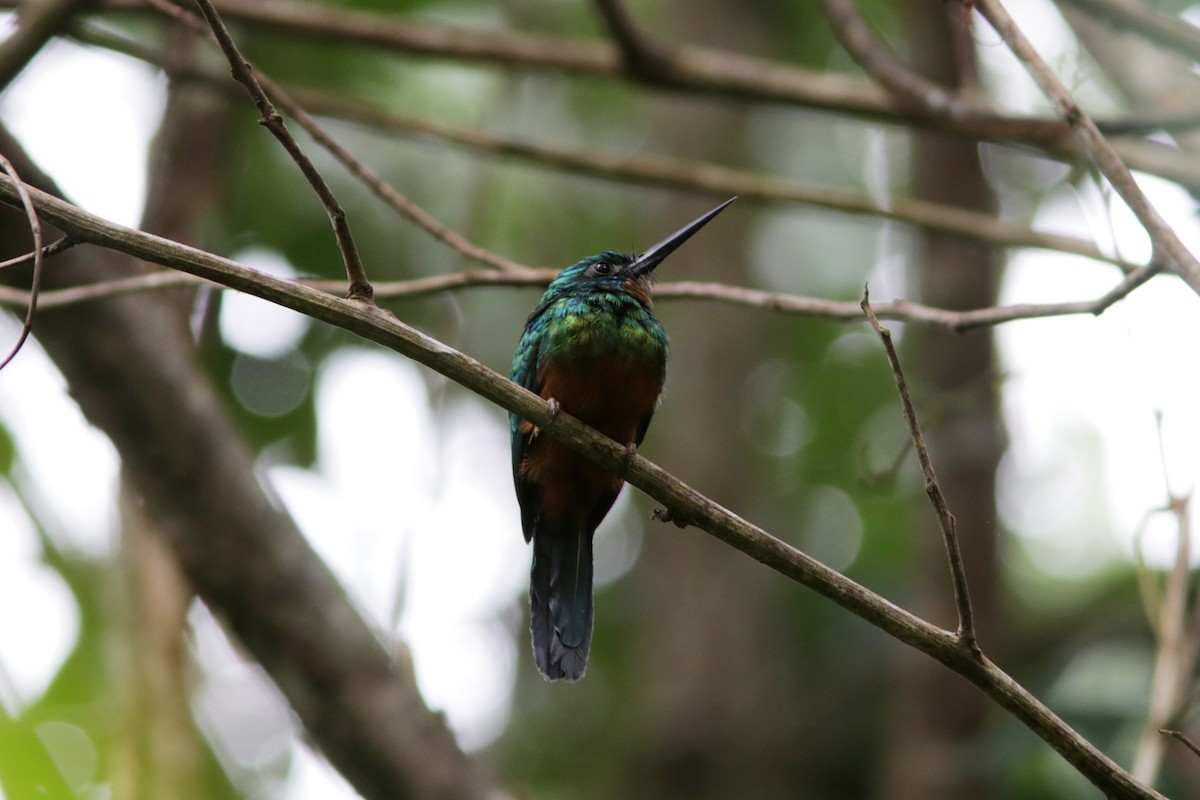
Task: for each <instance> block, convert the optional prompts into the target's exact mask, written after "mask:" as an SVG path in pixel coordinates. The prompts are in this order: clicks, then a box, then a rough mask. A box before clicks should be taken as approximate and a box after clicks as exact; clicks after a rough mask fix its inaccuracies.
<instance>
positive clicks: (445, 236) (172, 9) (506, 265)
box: [138, 0, 522, 272]
mask: <svg viewBox="0 0 1200 800" xmlns="http://www.w3.org/2000/svg"><path fill="white" fill-rule="evenodd" d="M147 2H149V3H150V4H151V5H153V6H154V7H155V8H158V9H159V10H160V11H162V12H163V13H165V14H168V15H169V16H170V17H172V18H173V19H175V20H176V21H177V22H179V23H181V24H182V25H183V26H184V27H185V28H187V29H188V30H190V31H192V32H193V33H196V34H199V35H204V34H205V33H206V32H207V29H206V27H205V25H204V22H203V21H202V20H201V19H200V18H199V17H197V16H195V15H194V14H192V13H191V12H190V11H187V10H186V9H183V8H180V7H178V6H175V5H172V3H171V0H147ZM145 55H147V54H146V53H145V52H144V51H143V52H142V53H141V54H139V56H138V57H142V56H145ZM155 63H157V64H158V66H160V67H162V68H164V69H168V71H169V69H170V68H169V67H167V66H166V65H165V64H163V63H160V62H158V61H156V62H155ZM188 77H193V78H194V77H196V75H190V76H188ZM257 80H258V83H259V86H260V87H261V88H262V89H265V90H266V92H267V93H268V94H269V96H270V97H271V98H273V101H274V102H275V103H276V104H278V105H279V106H281V107H282V108H283V110H284V111H285V112H287V114H289V115H290V116H291V117H292V119H293V120H295V121H296V123H297V124H298V125H299V126H300V127H301V128H303V129H304V130H305V131H306V132H307V133H308V134H309V135H310V136H312V137H313V140H314V141H315V142H316V143H317V144H319V145H320V146H321V147H324V148H325V150H326V151H328V152H329V154H330V155H332V156H333V157H334V158H335V159H337V160H338V161H339V162H340V163H341V164H342V166H344V167H345V168H346V169H348V170H349V171H350V172H351V174H353V175H354V176H355V177H357V178H358V179H359V180H361V181H362V182H363V183H365V184H366V185H367V188H369V189H370V190H371V191H372V192H373V193H374V194H375V196H376V197H378V198H379V199H381V200H383V201H384V202H385V203H387V204H388V205H389V206H391V207H392V209H393V210H395V211H396V213H398V214H399V215H400V216H402V217H404V218H405V219H407V220H408V221H409V222H412V223H413V224H414V225H416V226H417V227H419V228H421V229H422V230H424V231H425V232H426V233H428V234H429V235H430V236H432V237H434V238H435V239H437V240H438V241H440V242H442V243H444V244H446V245H448V246H449V247H450V248H452V249H453V250H456V251H457V252H458V253H459V254H460V255H462V256H463V257H464V258H467V259H470V260H472V261H478V262H479V263H481V264H486V265H487V266H489V267H493V268H495V269H498V270H501V271H502V272H518V271H520V270H521V269H522V267H521V265H519V264H517V263H515V262H513V261H510V260H508V259H506V258H503V257H502V256H499V255H496V254H495V253H492V252H490V251H488V250H485V249H484V248H482V247H480V246H479V245H477V244H475V243H473V242H471V241H469V240H468V239H467V238H466V237H464V236H463V235H462V234H460V233H457V232H456V231H454V230H452V229H450V228H448V227H447V226H445V225H443V224H442V223H441V222H439V221H438V220H437V219H435V218H434V217H433V215H432V214H430V213H429V212H428V211H426V210H425V209H423V208H421V207H420V206H419V205H417V204H416V203H414V202H413V201H412V200H410V199H409V198H408V197H406V196H405V195H404V194H402V193H401V192H400V191H398V190H397V189H396V188H395V187H394V186H392V185H391V184H389V183H388V182H386V181H385V180H383V179H382V178H380V177H379V175H378V174H376V173H375V171H374V170H372V169H371V168H370V167H368V166H367V165H366V164H364V163H363V162H362V161H361V160H359V159H358V158H357V157H355V156H354V154H352V153H351V152H350V151H349V150H347V149H346V148H345V147H343V146H342V145H341V144H339V143H338V142H337V140H335V139H334V138H333V137H332V136H331V135H330V134H329V132H328V131H326V130H325V129H324V128H323V127H321V126H320V125H319V124H318V123H317V121H316V120H315V119H313V117H312V115H311V114H309V113H308V112H307V111H306V110H305V108H304V106H303V105H301V104H300V103H299V102H298V101H297V100H296V99H295V98H293V97H292V95H291V94H290V93H289V92H287V91H286V90H284V89H283V87H282V86H280V85H279V84H278V83H276V82H275V81H273V80H271V79H270V78H268V77H267V76H266V75H265V74H263V73H262V71H258V73H257Z"/></svg>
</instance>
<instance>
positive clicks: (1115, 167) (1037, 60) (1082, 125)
mask: <svg viewBox="0 0 1200 800" xmlns="http://www.w3.org/2000/svg"><path fill="white" fill-rule="evenodd" d="M973 3H974V6H975V8H978V9H979V11H980V13H981V14H983V16H984V17H985V18H986V19H987V20H988V22H990V23H991V25H992V27H993V28H995V30H996V32H997V33H998V34H1000V37H1001V38H1002V39H1004V41H1005V43H1007V44H1008V46H1009V48H1010V49H1011V50H1012V51H1013V54H1014V55H1015V56H1016V57H1017V59H1018V60H1019V61H1020V62H1021V63H1022V64H1023V65H1024V66H1025V69H1026V70H1027V71H1028V72H1029V74H1030V75H1031V76H1032V77H1033V79H1034V81H1035V82H1036V83H1037V84H1038V86H1039V87H1040V88H1041V90H1042V92H1043V93H1044V94H1045V95H1046V97H1047V98H1048V99H1049V100H1050V102H1051V103H1052V104H1053V105H1054V108H1055V110H1056V111H1057V112H1058V113H1059V115H1060V116H1061V117H1062V118H1063V120H1064V121H1065V122H1066V123H1067V125H1068V126H1070V128H1071V131H1072V133H1073V134H1074V135H1075V138H1076V141H1078V142H1079V146H1080V148H1081V149H1082V150H1083V152H1084V153H1085V154H1086V155H1087V157H1088V158H1089V159H1090V160H1091V161H1092V163H1093V164H1094V165H1095V166H1096V168H1097V169H1099V170H1100V172H1101V173H1102V174H1103V175H1104V177H1105V178H1107V179H1108V181H1109V183H1110V184H1112V187H1113V189H1114V190H1116V192H1117V194H1119V195H1120V196H1121V199H1122V200H1124V201H1125V204H1126V205H1128V206H1129V209H1130V210H1131V211H1132V212H1133V213H1134V216H1136V217H1137V218H1138V221H1139V222H1140V223H1141V224H1142V227H1144V228H1145V229H1146V232H1147V233H1148V234H1149V235H1150V241H1151V242H1152V243H1153V246H1154V257H1153V258H1152V259H1151V268H1152V269H1154V270H1159V269H1162V268H1163V267H1170V268H1171V269H1172V270H1173V271H1175V272H1177V273H1178V274H1179V275H1181V276H1182V277H1183V279H1184V280H1185V281H1186V282H1187V283H1188V285H1189V286H1191V287H1192V289H1193V291H1196V292H1197V293H1200V261H1197V260H1196V257H1195V256H1194V255H1192V253H1191V252H1190V251H1189V250H1188V249H1187V248H1186V247H1185V246H1184V244H1183V242H1181V241H1180V240H1179V237H1178V236H1177V235H1176V234H1175V231H1174V230H1172V229H1171V226H1169V225H1167V223H1166V221H1165V220H1163V218H1162V216H1161V215H1159V213H1158V211H1157V210H1156V209H1155V208H1154V206H1153V204H1151V202H1150V200H1149V199H1148V198H1147V197H1146V195H1145V194H1143V193H1142V190H1141V187H1139V186H1138V184H1137V181H1136V180H1134V178H1133V174H1132V173H1131V172H1130V171H1129V168H1128V167H1126V166H1125V163H1124V162H1123V161H1121V157H1120V156H1119V155H1118V154H1117V152H1116V151H1115V150H1113V148H1112V146H1111V145H1110V144H1109V143H1108V141H1107V140H1106V139H1105V138H1104V135H1103V134H1101V133H1100V131H1099V129H1097V128H1096V125H1095V123H1094V122H1092V120H1091V119H1090V118H1089V117H1088V116H1087V115H1086V114H1084V113H1083V111H1082V109H1080V108H1079V106H1078V104H1076V102H1075V99H1074V98H1073V97H1072V96H1071V93H1070V92H1068V91H1067V88H1066V87H1065V86H1064V85H1063V84H1062V82H1061V81H1060V80H1059V79H1058V78H1057V77H1056V76H1055V75H1054V73H1053V72H1052V71H1051V70H1050V67H1049V66H1048V65H1047V64H1046V62H1045V61H1044V60H1043V59H1042V57H1041V55H1039V54H1038V52H1037V50H1035V49H1034V47H1033V45H1032V44H1031V43H1030V42H1029V40H1028V39H1027V38H1025V34H1024V33H1022V32H1021V30H1020V28H1018V27H1017V24H1016V22H1014V21H1013V18H1012V17H1011V16H1009V14H1008V12H1007V11H1006V10H1005V9H1004V6H1003V5H1002V4H1001V3H1000V2H999V0H973Z"/></svg>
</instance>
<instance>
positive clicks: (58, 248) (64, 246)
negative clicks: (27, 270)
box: [0, 236, 79, 299]
mask: <svg viewBox="0 0 1200 800" xmlns="http://www.w3.org/2000/svg"><path fill="white" fill-rule="evenodd" d="M77 244H79V242H77V241H75V240H74V239H72V238H71V237H70V236H64V237H62V238H61V239H58V240H56V241H53V242H51V243H50V244H48V245H46V246H44V247H43V248H42V250H41V255H42V258H50V257H51V256H56V255H58V254H59V253H61V252H63V251H64V250H70V249H71V248H72V247H74V246H75V245H77ZM37 257H38V253H37V251H30V252H28V253H26V254H25V255H23V256H17V257H16V258H10V259H8V260H7V261H0V269H8V268H9V267H20V266H24V265H25V264H28V263H30V262H33V261H36V260H37ZM22 296H24V295H22ZM43 299H45V296H44V295H43Z"/></svg>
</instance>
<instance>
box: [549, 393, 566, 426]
mask: <svg viewBox="0 0 1200 800" xmlns="http://www.w3.org/2000/svg"><path fill="white" fill-rule="evenodd" d="M546 405H548V406H550V424H551V425H553V424H554V421H555V420H556V419H558V412H560V411H562V406H561V405H559V403H558V401H557V400H555V399H554V398H553V397H548V398H546Z"/></svg>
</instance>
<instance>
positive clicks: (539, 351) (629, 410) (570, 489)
mask: <svg viewBox="0 0 1200 800" xmlns="http://www.w3.org/2000/svg"><path fill="white" fill-rule="evenodd" d="M731 202H733V200H732V199H731V200H727V201H726V202H724V203H722V204H721V205H719V206H717V207H716V208H714V209H713V210H712V211H709V212H708V213H707V214H705V215H704V216H702V217H700V218H698V219H696V220H695V221H693V222H691V223H689V224H688V225H686V226H684V227H683V228H681V229H679V230H678V231H676V232H675V233H673V234H671V235H670V236H668V237H667V238H666V239H663V240H662V241H661V242H659V243H658V244H656V245H654V247H651V248H650V249H649V250H647V251H646V252H645V253H643V254H642V255H640V256H636V257H635V256H631V255H624V254H621V253H614V252H612V251H607V250H606V251H605V252H603V253H600V254H599V255H595V256H591V257H590V258H585V259H583V260H582V261H580V262H579V263H577V264H574V265H572V266H570V267H567V268H566V269H564V270H563V271H562V272H561V273H559V275H558V277H557V278H555V279H554V281H553V282H552V283H551V284H550V287H549V288H548V289H547V290H546V294H545V295H543V297H542V301H541V302H540V303H538V305H537V307H536V308H534V310H533V313H532V314H530V315H529V321H528V322H526V323H525V332H524V334H522V336H521V343H520V345H518V347H517V353H516V355H515V356H514V357H513V367H512V379H513V380H514V381H516V382H517V383H519V384H521V385H522V386H524V387H525V388H526V389H529V390H530V391H532V392H535V393H537V394H538V395H540V396H541V397H543V398H545V399H546V400H547V401H548V402H549V403H550V404H551V405H552V406H554V407H555V408H557V409H561V410H562V411H565V412H566V413H568V414H570V415H571V416H573V417H577V418H578V419H580V420H582V421H583V422H586V423H587V424H588V425H591V426H592V427H593V428H595V429H596V430H598V431H600V432H601V433H603V434H605V435H606V436H609V437H611V438H612V439H614V440H615V441H617V442H619V443H620V444H622V445H625V446H626V447H628V448H630V450H631V451H632V450H633V448H635V447H636V446H637V445H639V444H641V442H642V437H643V436H645V435H646V428H647V427H649V425H650V418H651V417H652V416H653V415H654V408H655V406H656V405H657V404H658V397H659V395H660V394H661V393H662V388H663V381H664V380H665V378H666V373H667V332H666V330H665V329H664V328H663V326H662V323H660V322H659V321H658V320H657V319H656V318H655V317H654V314H653V312H652V311H651V306H652V300H651V295H650V285H651V277H652V275H653V272H654V268H655V267H657V266H658V265H659V264H660V263H662V261H663V259H665V258H666V257H667V256H668V255H670V254H671V253H672V252H673V251H674V250H675V249H676V248H677V247H679V246H680V245H681V244H683V243H684V242H685V241H687V239H688V238H689V237H690V236H691V235H692V234H694V233H695V232H696V231H698V230H700V228H702V227H704V225H705V224H707V223H708V222H709V220H711V219H712V218H713V217H715V216H716V215H717V214H719V213H720V212H721V211H722V210H723V209H724V208H725V206H727V205H729V204H730V203H731ZM509 425H510V429H511V433H512V456H513V480H514V481H515V483H516V487H517V501H518V503H520V506H521V527H522V529H523V530H524V532H525V541H527V542H528V541H530V540H532V541H533V567H532V569H531V570H530V581H529V605H530V629H531V631H532V633H533V654H534V658H535V660H536V661H537V667H538V670H540V671H541V673H542V675H544V676H545V677H546V678H548V679H549V680H556V679H558V678H565V679H567V680H569V681H573V680H578V679H579V678H581V677H583V671H584V669H585V668H586V667H587V657H588V648H589V647H590V645H591V641H592V534H593V533H594V532H595V530H596V527H597V526H598V525H599V524H600V521H601V520H603V519H604V516H605V514H607V513H608V510H609V509H610V508H611V507H612V504H613V501H615V500H616V499H617V494H618V493H619V492H620V491H621V486H622V485H623V482H622V480H621V479H620V478H619V477H617V476H616V475H613V474H611V473H609V472H605V471H604V470H603V469H601V468H600V467H598V466H596V465H595V464H593V463H592V462H590V461H588V460H587V459H586V458H584V457H583V456H581V455H579V454H578V453H576V452H575V451H574V450H571V449H570V448H569V447H567V446H566V445H564V444H561V443H559V442H557V441H555V440H554V439H551V438H550V437H547V436H541V435H539V433H540V432H539V431H538V429H537V428H536V427H535V426H533V425H532V424H530V423H529V422H527V421H525V420H522V419H520V418H519V417H517V416H516V415H512V416H510V418H509Z"/></svg>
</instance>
